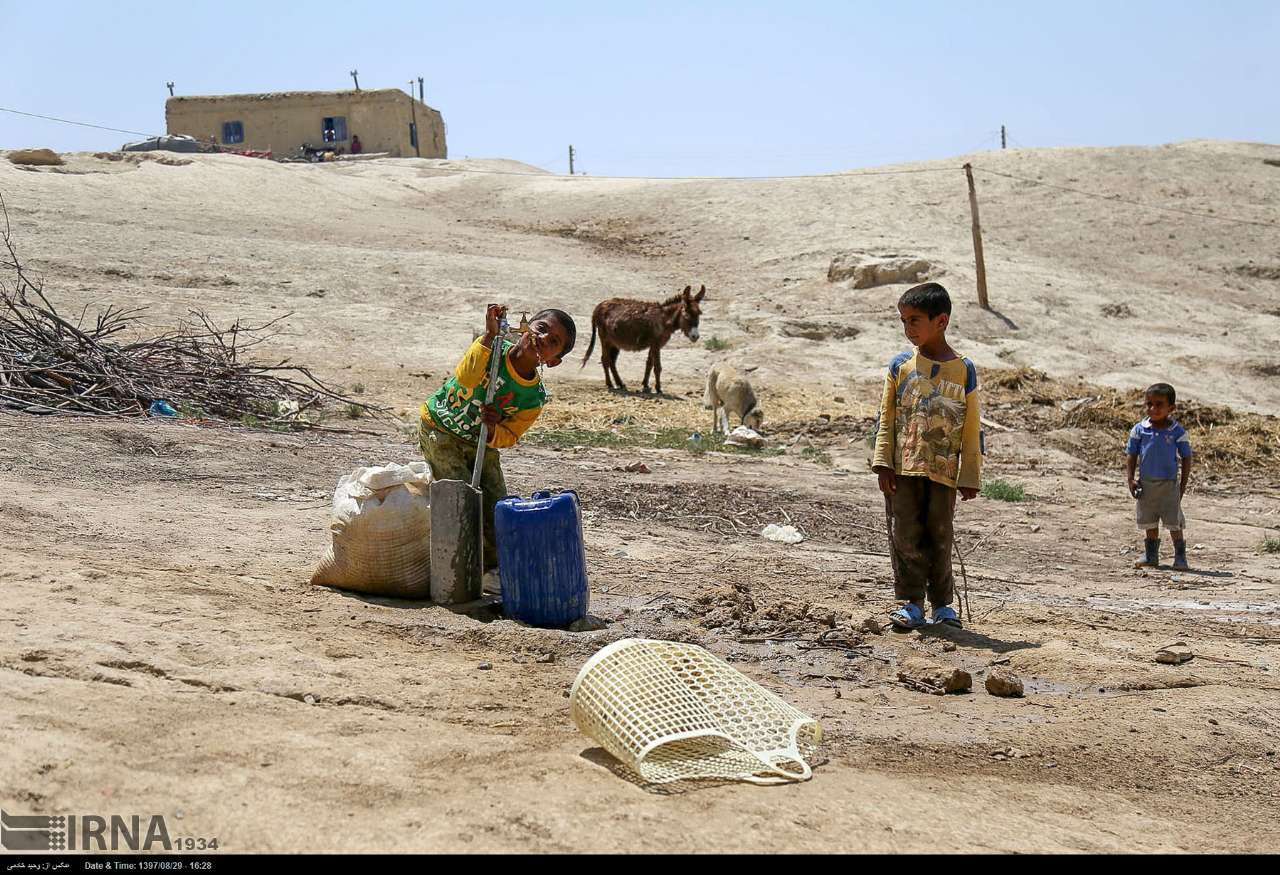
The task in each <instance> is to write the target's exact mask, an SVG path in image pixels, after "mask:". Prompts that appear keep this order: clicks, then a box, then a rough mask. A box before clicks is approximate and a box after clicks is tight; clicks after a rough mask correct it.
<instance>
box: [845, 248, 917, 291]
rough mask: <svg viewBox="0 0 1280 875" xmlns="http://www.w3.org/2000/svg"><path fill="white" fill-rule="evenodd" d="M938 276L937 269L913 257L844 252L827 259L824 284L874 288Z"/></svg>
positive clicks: (905, 283)
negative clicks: (828, 263) (829, 260)
mask: <svg viewBox="0 0 1280 875" xmlns="http://www.w3.org/2000/svg"><path fill="white" fill-rule="evenodd" d="M941 273H942V270H941V268H939V267H938V266H937V265H935V264H934V263H933V262H931V261H928V260H926V259H923V258H916V257H914V256H909V255H871V254H868V253H866V252H845V253H842V254H840V255H837V256H836V257H835V258H833V259H831V266H830V267H828V268H827V282H831V283H841V282H846V281H849V280H852V287H853V288H855V289H872V288H875V287H877V286H892V285H908V284H912V285H914V284H915V283H922V282H926V281H928V280H930V279H932V278H934V277H936V276H939V275H941Z"/></svg>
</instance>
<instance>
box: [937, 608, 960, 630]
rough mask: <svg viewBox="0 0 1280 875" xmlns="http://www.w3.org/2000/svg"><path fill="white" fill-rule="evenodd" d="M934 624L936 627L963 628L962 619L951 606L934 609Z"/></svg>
mask: <svg viewBox="0 0 1280 875" xmlns="http://www.w3.org/2000/svg"><path fill="white" fill-rule="evenodd" d="M933 624H934V625H935V626H939V625H941V626H954V627H955V628H957V629H960V628H962V627H961V625H960V618H959V617H958V616H956V612H955V611H954V610H953V609H952V608H951V605H943V606H942V607H940V608H934V609H933Z"/></svg>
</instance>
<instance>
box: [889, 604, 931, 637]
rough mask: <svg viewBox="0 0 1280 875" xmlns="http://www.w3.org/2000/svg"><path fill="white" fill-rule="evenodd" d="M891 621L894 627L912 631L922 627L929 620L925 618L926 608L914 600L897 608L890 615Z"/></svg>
mask: <svg viewBox="0 0 1280 875" xmlns="http://www.w3.org/2000/svg"><path fill="white" fill-rule="evenodd" d="M889 622H890V623H892V624H893V625H894V628H897V629H903V630H905V631H908V632H909V631H911V630H912V629H920V628H922V627H924V626H926V625H928V623H929V621H928V620H926V619H925V618H924V608H922V607H920V606H919V605H917V604H914V603H913V602H907V603H906V604H905V605H903V606H902V607H900V608H898V609H897V610H895V611H894V612H893V613H892V614H890V615H889Z"/></svg>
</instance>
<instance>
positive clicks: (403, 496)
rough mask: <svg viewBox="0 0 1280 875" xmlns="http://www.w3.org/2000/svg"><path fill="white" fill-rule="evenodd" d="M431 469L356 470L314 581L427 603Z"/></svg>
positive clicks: (346, 481) (344, 488)
mask: <svg viewBox="0 0 1280 875" xmlns="http://www.w3.org/2000/svg"><path fill="white" fill-rule="evenodd" d="M430 487H431V468H430V466H428V465H427V463H426V462H410V463H409V464H408V465H395V464H391V463H388V464H387V465H384V466H381V467H370V468H357V469H356V470H355V471H352V472H351V473H350V474H347V475H346V476H344V477H343V478H342V479H341V480H339V481H338V488H337V489H336V490H335V491H334V493H333V511H332V514H331V520H330V524H329V530H330V532H331V533H332V535H333V541H332V544H331V545H330V547H329V549H328V550H327V551H326V552H325V555H324V558H323V559H321V560H320V564H319V565H318V566H317V567H316V570H315V573H314V574H313V575H312V576H311V582H312V583H314V584H317V585H320V586H334V587H338V588H339V589H347V590H353V591H355V592H363V593H369V594H371V595H385V596H392V597H395V598H427V597H428V595H429V594H430V591H431V498H430Z"/></svg>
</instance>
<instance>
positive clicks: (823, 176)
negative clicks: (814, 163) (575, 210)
mask: <svg viewBox="0 0 1280 875" xmlns="http://www.w3.org/2000/svg"><path fill="white" fill-rule="evenodd" d="M438 169H440V170H442V171H444V172H446V173H483V174H489V175H491V176H546V175H547V174H545V173H529V172H527V171H522V170H480V169H477V168H472V167H441V168H438ZM955 172H956V169H955V168H952V167H921V168H917V169H914V170H851V171H835V172H832V173H807V174H797V175H795V176H603V175H599V176H597V175H591V176H584V177H583V179H619V180H635V181H646V180H647V181H653V182H751V181H756V180H771V179H776V180H785V179H844V178H847V177H850V176H901V175H903V174H908V173H955ZM560 178H562V179H571V178H572V179H577V178H578V177H576V176H574V177H568V176H564V177H560Z"/></svg>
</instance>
